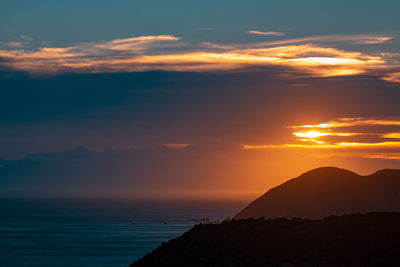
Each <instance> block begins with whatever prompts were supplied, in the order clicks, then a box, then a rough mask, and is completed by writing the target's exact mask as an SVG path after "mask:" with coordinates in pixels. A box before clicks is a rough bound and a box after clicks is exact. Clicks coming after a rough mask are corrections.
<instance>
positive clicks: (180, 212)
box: [0, 199, 244, 267]
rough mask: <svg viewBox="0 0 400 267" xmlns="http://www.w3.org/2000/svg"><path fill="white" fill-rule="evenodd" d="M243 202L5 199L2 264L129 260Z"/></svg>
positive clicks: (47, 266) (80, 266) (0, 223)
mask: <svg viewBox="0 0 400 267" xmlns="http://www.w3.org/2000/svg"><path fill="white" fill-rule="evenodd" d="M243 207H244V203H241V202H205V201H197V202H193V201H175V202H169V201H168V202H162V201H153V202H149V201H128V200H124V201H123V200H79V201H78V200H55V199H40V200H38V199H35V200H33V199H18V200H17V199H0V266H1V267H6V266H13V267H14V266H18V267H19V266H21V267H22V266H23V267H25V266H26V267H27V266H29V267H63V266H68V267H89V266H96V267H101V266H129V264H130V263H132V262H134V261H135V260H137V259H138V258H141V257H143V256H144V255H145V254H146V253H149V252H151V251H152V250H154V249H155V248H157V247H158V246H159V245H160V244H162V242H166V241H168V240H170V239H172V238H176V237H178V236H180V235H181V234H182V233H184V232H186V231H188V230H189V229H190V228H191V227H193V225H194V224H196V223H199V221H198V220H201V219H206V218H208V219H209V221H214V222H215V221H221V220H224V219H225V218H227V217H228V216H232V215H234V214H236V213H237V212H238V211H239V210H240V209H241V208H243Z"/></svg>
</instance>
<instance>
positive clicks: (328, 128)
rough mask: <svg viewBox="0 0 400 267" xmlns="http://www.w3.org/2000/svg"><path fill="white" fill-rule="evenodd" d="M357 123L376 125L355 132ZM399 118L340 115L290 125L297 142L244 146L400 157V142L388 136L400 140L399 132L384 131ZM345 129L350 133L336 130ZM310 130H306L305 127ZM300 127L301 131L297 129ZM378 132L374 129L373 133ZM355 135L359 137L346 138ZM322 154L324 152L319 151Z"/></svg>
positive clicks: (398, 122)
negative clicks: (309, 122)
mask: <svg viewBox="0 0 400 267" xmlns="http://www.w3.org/2000/svg"><path fill="white" fill-rule="evenodd" d="M357 126H373V127H374V128H372V130H371V129H365V130H364V131H360V129H358V131H352V129H353V128H354V127H357ZM399 126H400V119H389V120H388V119H367V118H340V119H337V120H333V121H329V122H323V123H319V124H306V125H296V126H289V127H288V129H292V130H294V132H292V134H293V135H294V136H295V137H297V139H296V140H295V141H296V142H293V143H289V144H277V145H275V144H274V145H272V144H264V145H244V146H243V148H244V149H289V150H293V149H295V150H304V151H319V152H320V153H321V152H324V151H326V152H325V153H327V154H326V155H328V156H332V151H334V152H335V153H339V154H340V155H341V156H343V153H345V155H348V156H357V157H368V158H372V157H377V158H378V157H379V158H386V159H399V157H398V154H399V151H400V141H387V139H400V132H386V133H381V132H382V131H384V130H385V129H386V127H399ZM339 128H340V129H341V130H342V129H343V128H346V130H347V132H341V131H337V129H339ZM305 129H307V130H305ZM298 130H301V131H298ZM374 131H375V132H374ZM332 136H335V137H341V138H344V139H345V140H344V141H341V142H337V141H336V142H332V141H329V140H328V139H327V138H328V137H332ZM364 136H372V137H374V139H375V141H370V142H362V141H361V138H362V137H364ZM348 137H353V138H355V139H356V140H352V141H349V140H346V138H348ZM357 139H359V140H357ZM319 155H321V154H319Z"/></svg>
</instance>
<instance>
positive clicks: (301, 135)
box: [293, 131, 330, 138]
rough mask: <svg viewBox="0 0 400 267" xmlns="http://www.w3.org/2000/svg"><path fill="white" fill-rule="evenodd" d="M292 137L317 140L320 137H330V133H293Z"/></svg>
mask: <svg viewBox="0 0 400 267" xmlns="http://www.w3.org/2000/svg"><path fill="white" fill-rule="evenodd" d="M293 135H295V136H297V137H303V138H318V137H321V136H327V135H330V133H323V132H318V131H309V132H298V133H293Z"/></svg>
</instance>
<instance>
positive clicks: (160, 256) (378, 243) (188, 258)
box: [131, 167, 400, 267]
mask: <svg viewBox="0 0 400 267" xmlns="http://www.w3.org/2000/svg"><path fill="white" fill-rule="evenodd" d="M398 211H400V170H382V171H378V172H376V173H374V174H371V175H368V176H360V175H358V174H356V173H353V172H350V171H347V170H344V169H338V168H333V167H326V168H319V169H315V170H312V171H309V172H307V173H305V174H303V175H301V176H299V177H297V178H294V179H291V180H289V181H288V182H286V183H284V184H282V185H280V186H278V187H275V188H273V189H271V190H269V191H268V192H267V193H265V194H264V195H263V196H261V197H260V198H258V199H257V200H255V201H254V202H252V203H251V204H250V205H249V206H247V207H246V208H244V209H243V210H242V211H241V212H239V213H238V214H237V215H236V216H235V217H234V220H231V221H225V222H223V223H221V224H199V225H196V226H194V227H193V228H192V229H191V230H189V231H188V232H186V233H185V234H183V235H182V236H180V237H178V238H176V239H173V240H170V241H168V242H166V243H163V244H162V245H161V246H159V247H158V248H157V249H155V250H154V251H153V252H151V253H148V254H147V255H146V256H145V257H143V258H141V259H139V260H137V261H136V262H135V263H133V264H132V265H131V267H142V266H155V267H156V266H187V267H192V266H193V267H194V266H223V267H225V266H226V267H228V266H400V213H398ZM286 218H289V219H286ZM300 218H301V219H300Z"/></svg>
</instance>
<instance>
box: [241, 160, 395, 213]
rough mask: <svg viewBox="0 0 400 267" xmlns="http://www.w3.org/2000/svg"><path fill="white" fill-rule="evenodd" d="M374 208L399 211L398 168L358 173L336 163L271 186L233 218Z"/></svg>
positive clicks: (369, 210)
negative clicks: (333, 165)
mask: <svg viewBox="0 0 400 267" xmlns="http://www.w3.org/2000/svg"><path fill="white" fill-rule="evenodd" d="M373 211H400V170H394V169H385V170H380V171H378V172H376V173H373V174H371V175H367V176H361V175H358V174H356V173H354V172H351V171H348V170H345V169H339V168H335V167H323V168H318V169H314V170H311V171H309V172H306V173H304V174H302V175H300V176H299V177H297V178H294V179H291V180H289V181H287V182H285V183H283V184H281V185H279V186H277V187H275V188H272V189H271V190H269V191H268V192H266V193H265V194H264V195H262V196H261V197H259V198H258V199H256V200H255V201H253V202H252V203H250V205H248V206H247V207H246V208H244V209H243V210H242V211H240V212H239V213H238V214H237V215H236V216H235V217H234V219H247V218H260V217H265V218H279V217H286V218H294V217H297V218H323V217H325V216H329V215H341V214H348V213H356V212H360V213H366V212H373Z"/></svg>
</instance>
